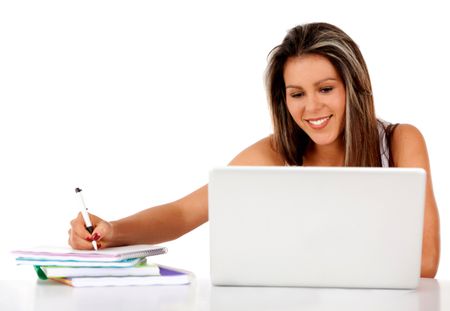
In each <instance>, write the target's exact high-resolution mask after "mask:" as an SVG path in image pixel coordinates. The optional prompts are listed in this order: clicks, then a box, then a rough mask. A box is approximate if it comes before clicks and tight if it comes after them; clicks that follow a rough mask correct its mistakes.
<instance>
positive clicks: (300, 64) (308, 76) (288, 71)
mask: <svg viewBox="0 0 450 311" xmlns="http://www.w3.org/2000/svg"><path fill="white" fill-rule="evenodd" d="M284 81H285V85H286V103H287V108H288V110H289V112H290V114H291V115H292V117H293V118H294V120H295V122H296V123H297V124H298V126H300V128H301V129H302V130H303V131H304V132H305V133H306V134H307V135H308V136H309V137H310V138H311V140H312V141H313V142H314V143H316V144H317V145H329V144H332V143H334V142H336V140H337V138H338V137H340V135H341V133H342V130H343V128H344V120H345V86H344V83H343V82H342V79H341V78H340V76H339V74H338V73H337V71H336V69H335V68H334V66H333V65H332V64H331V62H330V61H329V60H328V59H327V58H326V57H324V56H321V55H316V54H310V55H302V56H296V57H290V58H288V60H287V62H286V64H285V66H284Z"/></svg>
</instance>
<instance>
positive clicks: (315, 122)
mask: <svg viewBox="0 0 450 311" xmlns="http://www.w3.org/2000/svg"><path fill="white" fill-rule="evenodd" d="M329 118H330V117H329V116H328V117H325V118H322V119H319V120H308V122H309V123H311V124H312V125H317V126H318V125H321V124H322V123H323V122H325V121H327V120H328V119H329Z"/></svg>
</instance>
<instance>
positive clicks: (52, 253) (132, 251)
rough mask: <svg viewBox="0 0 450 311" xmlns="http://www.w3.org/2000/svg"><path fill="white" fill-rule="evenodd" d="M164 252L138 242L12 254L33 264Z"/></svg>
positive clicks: (45, 248) (114, 259)
mask: <svg viewBox="0 0 450 311" xmlns="http://www.w3.org/2000/svg"><path fill="white" fill-rule="evenodd" d="M166 252H167V248H165V247H162V246H159V245H149V244H138V245H128V246H120V247H111V248H106V249H100V250H98V251H94V250H75V249H72V248H70V247H48V246H39V247H32V248H24V249H19V250H14V251H12V254H13V255H15V257H16V261H17V262H18V264H35V263H33V262H32V261H33V260H41V261H42V260H52V261H80V262H83V261H89V262H95V261H100V262H117V261H126V260H129V259H133V258H142V257H148V256H155V255H160V254H165V253H166ZM24 259H26V260H24Z"/></svg>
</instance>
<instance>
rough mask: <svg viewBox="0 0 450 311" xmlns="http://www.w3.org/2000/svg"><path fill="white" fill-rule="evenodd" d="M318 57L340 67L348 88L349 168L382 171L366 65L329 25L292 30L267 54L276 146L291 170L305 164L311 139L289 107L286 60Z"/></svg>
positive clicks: (345, 37) (343, 36)
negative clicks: (374, 167)
mask: <svg viewBox="0 0 450 311" xmlns="http://www.w3.org/2000/svg"><path fill="white" fill-rule="evenodd" d="M305 54H318V55H322V56H324V57H326V58H327V59H328V60H329V61H330V62H331V63H332V64H333V66H334V67H335V68H336V71H337V72H338V74H339V76H340V77H341V79H342V81H343V82H344V85H345V95H346V96H345V97H346V103H345V105H346V107H345V109H346V110H345V111H346V113H345V126H344V131H343V134H342V137H341V139H342V140H343V142H344V144H345V164H344V165H345V166H368V167H373V166H381V157H380V142H379V134H378V128H377V118H376V115H375V109H374V105H373V97H372V86H371V83H370V77H369V72H368V70H367V66H366V63H365V61H364V58H363V56H362V54H361V51H360V50H359V48H358V46H357V45H356V43H355V42H354V41H353V40H352V39H351V38H350V37H349V36H348V35H347V34H346V33H344V32H343V31H342V30H341V29H339V28H338V27H336V26H333V25H330V24H327V23H311V24H304V25H300V26H297V27H294V28H292V29H291V30H290V31H289V32H288V34H287V35H286V37H285V38H284V40H283V42H282V43H281V44H280V45H278V46H276V47H275V48H274V49H273V50H272V51H271V52H270V54H269V64H268V66H267V70H266V86H267V93H268V98H269V105H270V109H271V113H272V122H273V127H274V135H273V137H274V145H275V148H276V150H277V151H278V152H280V153H281V155H282V156H283V157H284V159H285V161H286V163H287V164H289V165H302V164H303V154H304V152H305V150H306V147H307V145H308V144H309V143H310V141H311V140H310V138H309V136H308V135H307V134H306V133H305V132H304V131H303V130H302V129H301V128H300V127H299V126H298V125H297V124H296V123H295V121H294V119H293V118H292V116H291V115H290V113H289V111H288V109H287V106H286V86H285V82H284V77H283V72H284V66H285V63H286V61H287V59H288V58H290V57H295V56H300V55H305Z"/></svg>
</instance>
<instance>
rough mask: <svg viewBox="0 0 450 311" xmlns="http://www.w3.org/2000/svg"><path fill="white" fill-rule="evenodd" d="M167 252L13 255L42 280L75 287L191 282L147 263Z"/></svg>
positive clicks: (43, 250) (45, 250) (38, 250)
mask: <svg viewBox="0 0 450 311" xmlns="http://www.w3.org/2000/svg"><path fill="white" fill-rule="evenodd" d="M166 252H167V249H166V248H165V247H161V246H157V245H145V244H142V245H131V246H122V247H111V248H107V249H102V250H98V251H80V250H73V249H70V248H65V247H58V248H55V247H35V248H28V249H22V250H16V251H13V252H12V253H13V254H14V255H15V257H16V263H17V264H19V265H32V266H34V269H35V271H36V273H37V275H38V277H39V278H40V279H43V280H45V279H50V280H54V281H58V282H62V283H64V284H67V285H71V286H74V287H86V286H127V285H177V284H178V285H179V284H188V283H190V273H188V272H186V271H181V270H178V269H174V268H169V267H164V266H159V265H157V264H154V263H149V262H147V257H150V256H154V255H159V254H164V253H166Z"/></svg>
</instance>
